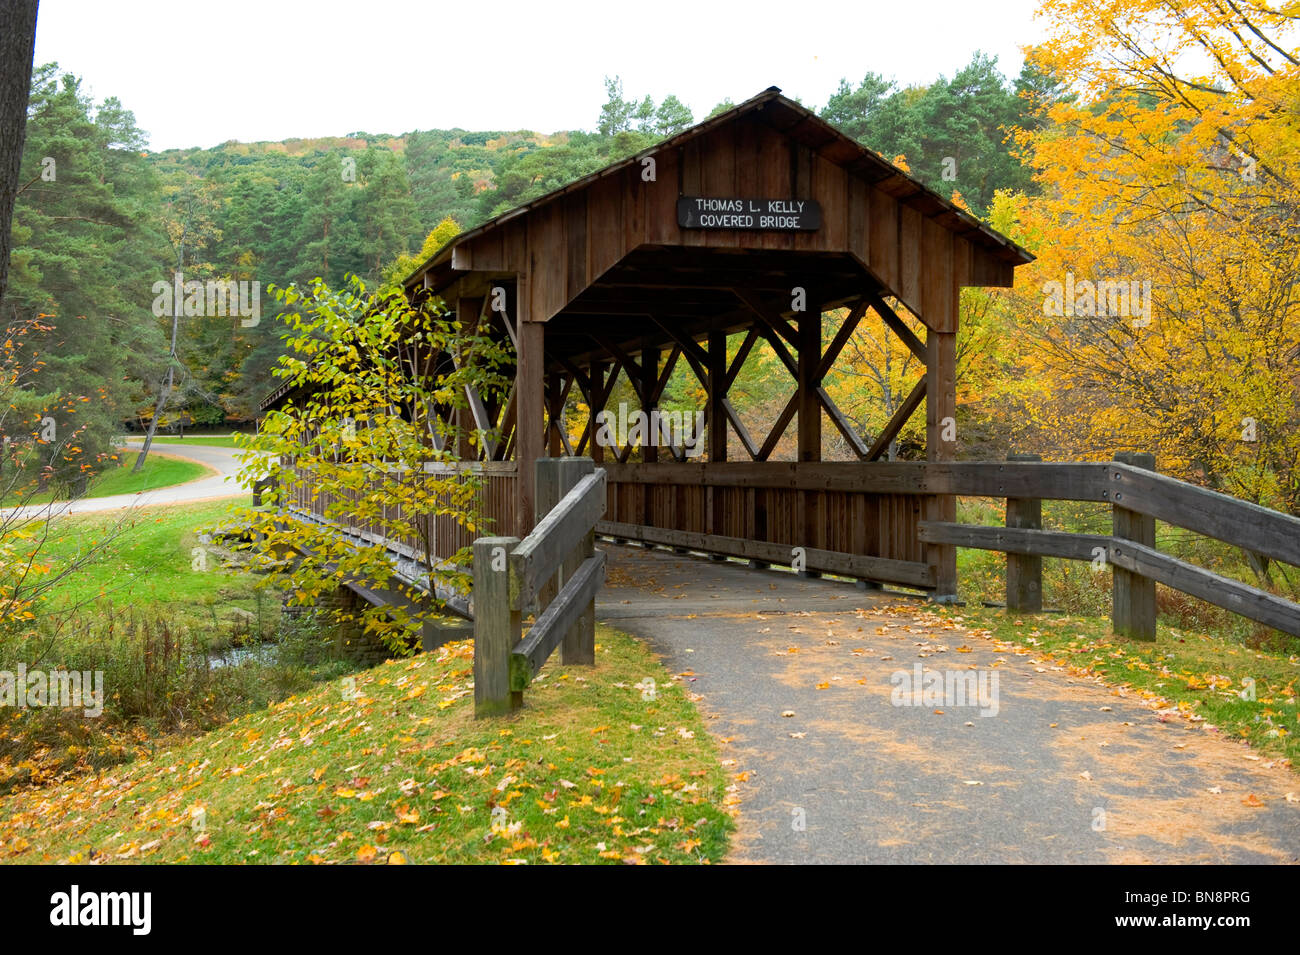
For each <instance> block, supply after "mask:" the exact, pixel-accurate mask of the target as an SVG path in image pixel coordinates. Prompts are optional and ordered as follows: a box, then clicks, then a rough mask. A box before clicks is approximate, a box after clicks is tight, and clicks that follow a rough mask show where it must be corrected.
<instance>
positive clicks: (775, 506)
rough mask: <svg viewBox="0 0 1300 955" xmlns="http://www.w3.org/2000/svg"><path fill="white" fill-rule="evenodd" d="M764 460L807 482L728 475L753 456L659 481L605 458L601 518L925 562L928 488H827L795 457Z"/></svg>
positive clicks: (677, 466) (661, 527) (740, 470)
mask: <svg viewBox="0 0 1300 955" xmlns="http://www.w3.org/2000/svg"><path fill="white" fill-rule="evenodd" d="M767 466H768V467H782V468H793V469H794V471H795V478H794V482H795V483H796V484H798V483H804V484H806V485H807V486H805V487H770V486H769V487H763V486H753V485H752V484H750V485H749V486H746V483H745V482H741V481H736V480H733V479H732V477H730V476H728V475H727V471H728V470H731V471H734V472H736V474H741V473H742V469H749V468H751V465H749V463H748V462H745V463H737V464H706V465H702V466H701V467H702V468H703V474H702V475H696V474H692V475H691V478H692V480H691V481H690V482H689V483H688V482H685V481H684V482H682V483H663V482H658V483H656V482H657V479H656V478H652V477H648V476H647V475H646V473H645V472H640V471H638V469H636V468H635V467H630V466H627V465H612V464H606V465H605V469H606V474H607V475H608V484H607V495H608V499H607V509H606V513H605V516H604V520H605V521H607V522H611V523H619V524H637V525H643V526H649V527H656V528H660V529H663V530H679V531H689V532H693V533H699V534H717V535H721V536H723V537H740V538H745V539H748V540H753V541H759V542H761V543H769V544H782V545H786V546H789V547H805V548H817V549H819V550H828V551H836V552H839V553H844V554H853V555H858V556H863V557H882V558H885V559H888V560H899V561H912V562H918V563H923V562H924V561H925V545H924V544H922V543H921V542H920V540H919V539H918V537H917V524H918V522H919V521H920V520H921V511H922V506H923V502H924V501H925V496H924V495H922V494H891V493H882V492H880V491H872V490H867V489H863V490H849V489H830V490H822V489H818V488H817V487H816V483H817V481H816V479H815V478H814V477H813V474H814V472H813V471H812V470H809V471H808V478H807V480H806V481H801V480H800V477H799V469H800V466H799V465H798V464H795V463H787V464H783V465H767ZM666 467H672V468H679V467H683V466H682V465H667V466H666ZM743 473H748V472H747V471H744V472H743ZM710 475H713V476H714V477H713V479H712V480H711V479H710ZM685 476H686V474H685V472H683V477H685ZM696 478H698V480H696ZM863 483H864V484H865V483H866V482H865V481H864V482H863ZM647 515H648V516H647ZM715 518H716V523H715V522H714V519H715Z"/></svg>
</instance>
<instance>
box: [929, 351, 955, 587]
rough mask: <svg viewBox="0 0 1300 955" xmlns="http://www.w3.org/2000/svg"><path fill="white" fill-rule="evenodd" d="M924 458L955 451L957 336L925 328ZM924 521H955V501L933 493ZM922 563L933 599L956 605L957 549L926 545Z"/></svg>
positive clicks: (933, 458)
mask: <svg viewBox="0 0 1300 955" xmlns="http://www.w3.org/2000/svg"><path fill="white" fill-rule="evenodd" d="M925 354H926V372H925V375H926V389H925V459H926V461H928V462H931V463H935V464H937V463H940V462H943V461H951V460H953V459H954V458H955V457H956V451H957V441H956V432H957V335H956V333H954V332H936V331H935V330H934V329H932V328H931V329H928V330H927V332H926V337H925ZM925 515H926V519H927V520H931V521H946V522H950V523H951V522H955V521H956V520H957V499H956V498H955V497H954V496H953V495H951V494H935V495H932V496H930V497H929V498H927V499H926V508H925ZM925 560H926V563H927V564H929V565H930V568H931V569H932V570H933V572H934V583H935V587H934V594H933V599H934V600H936V601H938V602H940V603H956V602H957V548H956V547H954V546H952V545H951V544H926V545H925Z"/></svg>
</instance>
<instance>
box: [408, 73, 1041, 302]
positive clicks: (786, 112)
mask: <svg viewBox="0 0 1300 955" xmlns="http://www.w3.org/2000/svg"><path fill="white" fill-rule="evenodd" d="M759 111H766V114H767V118H768V121H769V123H770V124H771V125H772V126H773V127H774V128H776V129H777V130H778V131H780V132H782V133H783V134H785V135H786V136H789V137H790V138H791V139H794V140H796V141H797V142H800V143H802V144H804V145H806V146H808V147H810V148H812V149H813V150H814V151H815V152H817V153H819V154H820V155H821V156H823V157H824V158H826V159H828V160H830V161H831V162H834V163H836V164H837V165H840V166H842V167H844V168H846V169H848V170H849V171H850V172H852V173H853V174H855V175H857V176H859V177H861V178H862V179H864V180H865V181H867V182H869V183H871V184H872V185H874V186H875V187H876V188H877V189H880V190H881V191H883V192H886V193H888V194H889V195H891V196H893V197H894V198H895V199H897V200H898V201H899V202H901V203H902V204H904V205H907V206H911V207H913V208H915V209H917V210H918V211H920V212H921V213H922V214H923V215H925V216H926V218H930V219H933V220H935V221H936V222H938V223H939V224H940V225H942V226H944V227H945V228H946V229H948V230H949V231H951V232H953V233H955V234H957V235H960V236H962V237H964V238H966V239H967V240H968V241H970V242H972V243H974V244H975V245H978V246H981V247H983V248H985V249H987V250H988V251H989V252H990V253H991V254H993V255H994V256H995V257H996V258H998V259H1001V260H1002V261H1004V262H1009V263H1011V264H1012V265H1013V266H1015V265H1023V264H1025V263H1027V262H1032V261H1033V259H1034V256H1033V255H1031V254H1030V253H1029V252H1028V251H1026V250H1025V249H1024V248H1022V247H1021V246H1019V245H1017V244H1016V243H1015V242H1013V241H1011V240H1010V239H1008V238H1007V237H1006V236H1004V235H1002V234H1001V233H999V232H997V231H996V230H994V229H991V228H989V227H988V226H987V225H985V224H984V223H983V222H981V221H980V220H979V219H977V218H976V217H975V216H973V215H971V214H970V213H969V212H967V211H966V210H964V209H961V208H959V207H958V206H956V205H954V204H953V203H952V202H950V201H948V200H947V199H944V198H943V197H942V196H940V195H939V194H938V193H936V192H935V191H934V190H932V189H930V188H929V187H928V186H926V185H925V184H923V183H922V182H921V181H920V180H918V179H916V178H914V177H913V176H911V175H910V174H908V173H906V172H904V171H903V170H902V169H900V168H898V167H897V166H895V165H894V164H893V163H891V162H889V161H887V160H886V159H885V158H884V157H882V156H880V155H879V154H878V153H875V152H873V151H872V150H870V149H868V148H867V147H866V146H863V145H862V144H861V143H859V142H858V141H857V140H855V139H853V138H851V137H849V136H847V135H846V134H844V133H843V132H841V131H840V130H838V129H836V128H835V127H834V126H832V125H831V124H830V123H828V122H826V120H824V119H822V118H821V117H820V116H818V115H817V114H816V113H814V112H812V111H811V110H809V109H808V108H806V107H804V106H802V105H800V104H799V103H796V102H794V101H793V100H791V99H788V98H787V97H785V96H782V95H781V90H780V89H778V88H777V87H775V86H770V87H768V88H767V89H766V90H764V91H763V92H761V93H759V94H758V95H757V96H754V97H752V98H751V99H748V100H745V101H744V102H743V103H740V104H739V105H737V106H735V107H733V108H731V109H729V110H727V111H726V112H723V113H719V114H718V115H717V116H714V117H711V118H710V119H706V120H704V121H703V122H700V123H696V124H695V125H694V126H691V127H690V128H689V129H685V130H683V131H682V132H680V133H678V134H677V135H675V136H671V137H669V138H668V139H665V140H663V141H661V142H659V143H656V144H655V145H653V146H651V147H649V148H647V149H643V150H641V151H640V152H638V153H636V154H635V155H632V156H629V157H627V158H626V159H621V160H619V161H617V162H614V163H611V164H609V165H608V166H605V167H604V168H603V169H599V170H597V171H596V172H593V173H590V174H588V175H586V176H583V177H582V178H581V179H575V180H574V181H573V182H570V183H568V184H567V185H564V186H561V187H559V188H558V189H554V190H552V191H551V192H548V193H546V194H545V195H543V196H539V197H538V198H536V199H532V200H529V201H528V202H525V203H523V204H522V205H519V206H516V207H515V208H513V209H509V210H507V211H506V212H503V213H501V214H500V215H498V216H494V217H493V218H491V219H489V220H487V221H486V222H484V223H482V224H481V225H478V226H475V227H474V228H473V229H470V230H469V231H468V232H462V233H460V234H459V235H457V236H455V237H453V238H452V239H450V240H449V241H447V242H446V243H444V244H443V246H442V247H441V248H439V249H438V251H436V252H435V253H434V254H433V255H432V256H430V257H429V258H428V259H427V260H425V261H424V262H423V263H421V265H420V266H419V267H418V268H416V269H415V271H413V272H412V273H411V274H410V275H409V276H407V278H406V279H404V280H403V283H402V284H403V285H404V286H405V287H406V288H408V289H411V288H413V287H414V286H415V285H416V284H417V283H419V282H420V281H421V280H422V279H423V277H424V276H425V275H426V274H428V273H434V275H431V276H430V277H431V279H432V281H431V283H430V286H431V287H433V288H440V287H442V286H443V285H445V284H446V282H447V280H448V279H449V278H450V277H451V276H450V275H449V274H448V273H450V263H451V256H452V252H453V251H454V250H455V249H456V247H457V246H459V245H461V244H462V243H465V242H468V241H471V240H473V239H475V238H477V237H478V236H481V235H483V234H485V233H487V232H490V231H492V230H494V229H496V228H498V227H500V226H501V225H503V224H504V223H506V222H509V221H511V220H512V219H516V218H518V217H520V216H524V215H527V214H528V213H530V212H532V211H533V210H534V209H538V208H540V207H542V206H545V205H548V204H550V203H552V202H554V201H556V200H557V199H559V198H561V197H562V196H566V195H568V194H570V193H573V192H577V191H580V190H583V189H586V188H588V187H589V186H591V185H592V184H593V183H595V182H597V181H599V180H601V179H605V178H607V177H609V176H612V175H616V174H618V173H619V172H621V171H623V170H624V169H627V168H628V167H629V166H633V165H636V164H639V163H640V162H641V160H642V159H644V158H645V157H647V156H653V155H654V154H656V153H658V152H661V151H663V150H667V149H673V148H676V147H679V146H682V145H685V144H686V143H688V142H690V141H691V140H693V139H697V138H699V137H701V136H704V135H706V134H708V133H710V132H712V131H713V130H715V129H718V128H719V127H721V126H725V125H727V124H729V123H732V122H735V121H736V120H737V119H739V118H740V117H742V116H746V115H749V114H751V113H756V112H759ZM435 276H436V277H435Z"/></svg>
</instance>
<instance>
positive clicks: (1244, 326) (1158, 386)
mask: <svg viewBox="0 0 1300 955" xmlns="http://www.w3.org/2000/svg"><path fill="white" fill-rule="evenodd" d="M1041 13H1042V14H1043V15H1044V16H1045V17H1046V18H1047V19H1048V21H1049V23H1050V25H1051V34H1050V38H1049V39H1048V41H1047V42H1046V43H1045V44H1044V45H1043V46H1042V47H1041V48H1040V49H1038V50H1037V51H1035V53H1034V55H1035V57H1036V59H1037V60H1038V63H1039V65H1040V67H1042V68H1043V69H1044V70H1046V71H1047V72H1049V73H1051V74H1052V75H1054V76H1056V77H1057V78H1059V79H1060V80H1061V81H1062V82H1064V83H1065V84H1066V88H1067V89H1068V90H1069V92H1070V93H1071V94H1073V95H1072V96H1071V97H1070V98H1068V99H1066V100H1064V101H1061V102H1058V103H1056V104H1054V105H1053V106H1051V107H1050V109H1049V116H1050V119H1051V120H1052V122H1051V123H1050V124H1047V125H1045V126H1044V128H1042V129H1041V130H1039V131H1036V132H1033V133H1022V134H1021V136H1020V143H1021V146H1022V149H1023V155H1024V156H1025V158H1026V159H1027V160H1028V161H1029V162H1031V163H1032V165H1033V166H1034V168H1035V170H1036V177H1037V180H1038V182H1039V184H1040V185H1041V187H1042V192H1043V194H1042V195H1041V196H1039V197H1033V198H1025V197H1007V196H1002V197H999V200H998V202H997V203H995V209H994V218H995V219H996V220H1000V221H997V222H995V225H998V226H999V227H1000V228H1003V229H1004V230H1006V231H1009V232H1010V233H1011V234H1012V235H1013V237H1015V238H1018V239H1019V240H1020V241H1022V242H1023V243H1025V244H1026V245H1027V246H1029V247H1030V248H1031V249H1032V250H1033V251H1034V252H1035V254H1036V255H1037V256H1038V259H1037V261H1036V262H1035V263H1034V264H1033V265H1031V266H1029V267H1026V268H1025V269H1022V270H1019V271H1018V273H1017V277H1016V278H1017V283H1016V284H1017V291H1016V292H1015V293H1013V295H1012V296H1011V304H1012V308H1013V313H1014V315H1015V318H1016V322H1017V323H1018V325H1019V326H1020V327H1021V329H1022V331H1023V332H1025V333H1027V334H1025V335H1024V339H1025V340H1026V341H1029V342H1032V347H1030V348H1029V349H1028V350H1027V354H1026V356H1025V362H1026V365H1027V367H1028V368H1029V369H1030V370H1031V371H1032V372H1034V373H1036V377H1037V379H1038V381H1039V383H1040V385H1041V386H1042V389H1043V393H1042V398H1041V402H1040V403H1039V404H1038V405H1037V406H1036V407H1035V408H1034V409H1033V410H1034V413H1035V414H1036V416H1037V425H1038V427H1040V428H1041V429H1043V430H1044V433H1045V434H1047V435H1049V436H1050V438H1051V441H1050V443H1051V444H1052V445H1054V446H1055V447H1056V448H1058V449H1060V450H1061V451H1063V452H1066V453H1068V454H1071V455H1082V456H1092V457H1103V456H1109V455H1110V454H1111V453H1113V452H1114V451H1115V450H1120V449H1132V450H1144V451H1153V452H1155V453H1156V455H1157V459H1158V461H1159V463H1160V465H1161V469H1162V470H1166V471H1172V472H1174V473H1178V474H1180V475H1181V476H1184V477H1189V478H1192V479H1197V480H1201V481H1203V482H1205V483H1208V484H1210V485H1211V486H1216V487H1221V488H1223V489H1224V490H1226V491H1228V492H1229V493H1232V494H1235V495H1238V496H1242V497H1246V498H1248V499H1252V500H1256V501H1260V502H1262V503H1266V504H1270V505H1273V506H1280V507H1284V508H1287V509H1290V510H1295V509H1296V508H1297V505H1300V387H1298V385H1300V378H1298V377H1297V367H1298V366H1297V359H1298V358H1300V301H1298V300H1297V295H1296V277H1297V274H1300V271H1298V268H1297V267H1298V266H1300V210H1298V209H1297V204H1296V199H1295V196H1296V186H1297V182H1298V181H1300V130H1297V128H1296V127H1297V122H1298V120H1300V110H1298V109H1297V106H1298V105H1300V58H1297V55H1296V52H1295V46H1294V43H1293V39H1294V36H1293V27H1294V25H1295V24H1296V23H1297V21H1298V18H1300V4H1296V3H1287V4H1284V5H1281V6H1278V7H1274V8H1270V7H1268V6H1266V5H1264V4H1261V3H1250V4H1239V3H1236V2H1234V0H1192V2H1174V3H1171V2H1168V0H1046V2H1044V4H1043V6H1042V11H1041Z"/></svg>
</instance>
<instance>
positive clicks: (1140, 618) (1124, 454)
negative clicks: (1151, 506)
mask: <svg viewBox="0 0 1300 955" xmlns="http://www.w3.org/2000/svg"><path fill="white" fill-rule="evenodd" d="M1115 460H1116V461H1119V462H1120V463H1121V464H1128V465H1131V466H1132V467H1135V468H1144V469H1145V470H1148V471H1154V470H1155V469H1156V457H1155V455H1154V454H1149V453H1147V452H1141V451H1121V452H1120V453H1119V454H1116V455H1115ZM1111 529H1112V533H1113V535H1114V536H1115V537H1117V538H1121V539H1124V540H1131V541H1133V542H1134V543H1137V544H1142V545H1144V546H1146V547H1151V548H1154V547H1155V546H1156V519H1155V518H1154V517H1150V516H1148V515H1146V514H1139V513H1138V512H1137V511H1130V510H1128V508H1125V507H1121V506H1120V502H1118V501H1115V502H1113V503H1112V504H1111ZM1111 585H1112V586H1111V591H1112V610H1111V623H1112V626H1113V629H1114V631H1115V632H1116V633H1117V634H1119V635H1120V636H1122V637H1128V638H1129V639H1130V640H1155V638H1156V582H1155V581H1154V580H1151V579H1150V578H1148V577H1143V576H1142V575H1141V574H1136V573H1134V572H1132V571H1130V570H1125V569H1123V568H1122V567H1117V566H1115V565H1114V564H1113V563H1112V564H1111Z"/></svg>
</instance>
